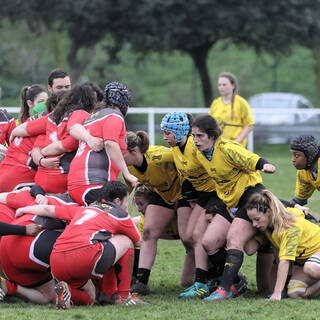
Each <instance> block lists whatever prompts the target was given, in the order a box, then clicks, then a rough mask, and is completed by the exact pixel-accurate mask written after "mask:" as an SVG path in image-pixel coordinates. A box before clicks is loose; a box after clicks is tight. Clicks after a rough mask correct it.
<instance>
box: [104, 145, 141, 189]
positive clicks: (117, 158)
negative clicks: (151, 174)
mask: <svg viewBox="0 0 320 320" xmlns="http://www.w3.org/2000/svg"><path fill="white" fill-rule="evenodd" d="M104 146H105V150H106V152H107V153H108V154H109V155H110V158H111V160H112V161H113V162H114V163H115V164H116V166H117V167H118V168H119V170H120V171H121V172H122V174H123V177H124V179H125V180H126V181H127V182H128V183H130V184H131V186H132V187H135V186H136V184H137V183H138V179H137V178H136V177H135V176H134V175H132V174H131V173H130V172H129V169H128V167H127V165H126V163H125V161H124V158H123V155H122V153H121V150H120V146H119V144H118V143H117V142H115V141H113V140H106V141H105V142H104Z"/></svg>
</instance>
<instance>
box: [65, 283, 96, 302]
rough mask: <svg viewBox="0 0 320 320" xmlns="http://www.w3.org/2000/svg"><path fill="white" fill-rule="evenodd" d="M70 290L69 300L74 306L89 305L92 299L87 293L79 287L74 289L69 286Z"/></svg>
mask: <svg viewBox="0 0 320 320" xmlns="http://www.w3.org/2000/svg"><path fill="white" fill-rule="evenodd" d="M69 289H70V292H71V300H72V302H73V304H74V305H75V306H90V305H91V304H92V303H93V301H92V299H91V298H90V297H89V295H88V294H87V293H86V292H85V291H83V290H80V289H75V288H72V287H70V286H69Z"/></svg>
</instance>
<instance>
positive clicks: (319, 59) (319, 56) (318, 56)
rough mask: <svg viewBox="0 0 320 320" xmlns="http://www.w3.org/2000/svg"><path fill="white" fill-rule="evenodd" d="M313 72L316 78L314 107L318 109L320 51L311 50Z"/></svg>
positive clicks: (319, 103)
mask: <svg viewBox="0 0 320 320" xmlns="http://www.w3.org/2000/svg"><path fill="white" fill-rule="evenodd" d="M312 56H313V61H314V72H315V76H316V107H317V108H319V107H320V49H319V48H317V49H313V50H312Z"/></svg>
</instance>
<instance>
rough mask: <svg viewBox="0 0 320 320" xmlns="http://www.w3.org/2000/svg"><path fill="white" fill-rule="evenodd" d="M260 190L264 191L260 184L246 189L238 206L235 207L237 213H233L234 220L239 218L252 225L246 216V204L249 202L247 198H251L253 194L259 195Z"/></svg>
mask: <svg viewBox="0 0 320 320" xmlns="http://www.w3.org/2000/svg"><path fill="white" fill-rule="evenodd" d="M262 190H265V186H264V185H263V184H261V183H258V184H256V185H255V186H254V187H248V188H247V189H246V190H245V191H244V193H243V194H242V196H241V198H240V200H239V202H238V205H237V208H238V210H237V212H236V213H235V217H236V218H240V219H243V220H246V221H248V222H250V223H252V221H251V220H250V219H249V217H248V215H247V208H246V205H247V202H248V200H249V198H250V197H251V196H252V194H254V193H259V192H261V191H262Z"/></svg>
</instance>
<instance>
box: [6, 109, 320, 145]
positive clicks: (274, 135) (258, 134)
mask: <svg viewBox="0 0 320 320" xmlns="http://www.w3.org/2000/svg"><path fill="white" fill-rule="evenodd" d="M6 109H7V110H8V112H10V113H18V112H19V111H20V108H16V107H8V108H6ZM288 110H289V111H290V112H288ZM174 111H183V112H189V113H191V114H193V115H195V116H196V115H198V114H208V112H209V109H208V108H130V110H129V112H130V114H147V115H148V122H147V131H148V134H149V138H150V143H151V144H155V133H156V131H159V130H160V126H159V124H157V127H156V125H155V115H156V114H162V115H164V114H166V113H168V112H174ZM252 113H253V116H254V118H255V119H256V118H259V122H260V121H261V119H262V123H264V122H265V121H263V119H264V117H266V118H265V119H266V120H268V119H269V120H270V118H271V117H272V118H273V119H277V117H278V118H281V122H282V123H278V124H277V125H274V124H271V123H270V124H268V125H264V124H263V125H262V124H259V122H258V123H257V124H256V125H255V128H254V131H253V132H252V133H251V134H250V135H249V137H248V149H249V150H251V151H253V149H254V141H264V142H271V143H272V142H277V141H279V139H282V140H283V141H285V140H289V139H290V138H292V137H293V136H296V135H299V134H303V133H304V134H313V135H314V136H316V137H318V138H320V119H319V115H320V109H262V108H261V109H252ZM293 115H299V116H301V115H305V116H307V118H308V120H302V121H301V122H299V121H298V120H297V119H295V117H292V116H293ZM286 119H287V121H286ZM269 122H270V121H269ZM278 122H279V121H278ZM140 129H144V128H141V127H140ZM277 139H278V140H277Z"/></svg>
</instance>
